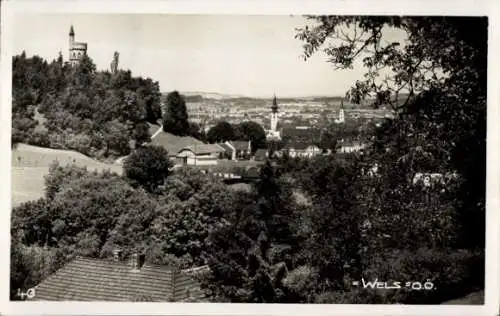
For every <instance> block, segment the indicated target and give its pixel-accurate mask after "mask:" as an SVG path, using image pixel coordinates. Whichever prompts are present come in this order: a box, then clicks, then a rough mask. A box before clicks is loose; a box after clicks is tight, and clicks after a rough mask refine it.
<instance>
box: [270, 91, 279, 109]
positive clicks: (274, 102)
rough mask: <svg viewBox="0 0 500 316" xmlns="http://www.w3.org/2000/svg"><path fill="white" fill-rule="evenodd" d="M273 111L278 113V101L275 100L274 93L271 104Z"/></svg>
mask: <svg viewBox="0 0 500 316" xmlns="http://www.w3.org/2000/svg"><path fill="white" fill-rule="evenodd" d="M271 110H273V113H278V102H277V101H276V94H275V95H274V96H273V105H272V106H271Z"/></svg>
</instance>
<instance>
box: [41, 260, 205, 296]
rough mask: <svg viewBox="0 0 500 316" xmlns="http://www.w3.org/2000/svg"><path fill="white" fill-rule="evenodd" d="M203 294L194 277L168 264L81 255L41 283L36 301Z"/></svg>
mask: <svg viewBox="0 0 500 316" xmlns="http://www.w3.org/2000/svg"><path fill="white" fill-rule="evenodd" d="M201 295H202V294H201V292H200V291H199V285H198V283H197V282H196V281H195V280H194V279H192V278H191V277H190V276H189V275H188V274H186V273H184V272H182V271H178V270H174V269H171V268H170V267H168V266H159V265H151V264H148V263H145V264H144V265H143V266H142V267H141V268H140V269H138V270H133V269H132V265H131V264H130V263H129V262H128V261H114V260H110V259H94V258H82V257H77V258H76V259H75V260H73V261H72V262H70V263H69V264H67V265H66V266H64V267H62V268H61V269H59V270H58V271H56V273H54V274H52V275H51V276H49V277H48V278H47V279H45V280H44V281H42V282H41V283H40V284H39V285H37V286H36V288H35V297H34V299H33V300H37V301H122V302H123V301H129V302H130V301H138V300H145V301H152V302H168V301H184V300H187V299H189V297H190V296H191V299H202V296H201ZM193 296H197V297H196V298H195V297H193Z"/></svg>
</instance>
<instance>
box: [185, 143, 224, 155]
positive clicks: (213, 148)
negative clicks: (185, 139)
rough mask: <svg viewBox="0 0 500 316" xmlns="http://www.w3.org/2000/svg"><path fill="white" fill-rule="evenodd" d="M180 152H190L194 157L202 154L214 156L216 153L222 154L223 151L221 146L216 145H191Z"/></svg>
mask: <svg viewBox="0 0 500 316" xmlns="http://www.w3.org/2000/svg"><path fill="white" fill-rule="evenodd" d="M182 150H190V151H192V152H193V153H194V154H196V155H203V154H216V153H221V152H224V151H225V149H224V148H222V147H221V146H219V145H217V144H202V145H196V144H195V145H192V146H188V147H185V148H183V149H182Z"/></svg>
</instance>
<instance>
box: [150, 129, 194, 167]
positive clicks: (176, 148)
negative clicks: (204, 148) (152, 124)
mask: <svg viewBox="0 0 500 316" xmlns="http://www.w3.org/2000/svg"><path fill="white" fill-rule="evenodd" d="M148 145H154V146H160V147H163V148H165V150H166V151H167V152H168V156H169V158H170V159H172V160H174V161H176V157H177V154H178V153H179V152H180V151H181V150H182V149H184V148H186V147H189V146H193V147H194V146H195V145H196V146H198V145H204V143H203V142H202V141H201V140H198V139H196V138H194V137H191V136H177V135H174V134H171V133H166V132H164V131H160V132H159V133H158V134H156V136H155V137H154V138H152V139H151V142H150V143H148Z"/></svg>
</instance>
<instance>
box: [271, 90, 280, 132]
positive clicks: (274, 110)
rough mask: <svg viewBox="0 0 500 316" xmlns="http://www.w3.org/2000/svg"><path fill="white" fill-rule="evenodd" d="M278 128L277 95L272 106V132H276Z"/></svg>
mask: <svg viewBox="0 0 500 316" xmlns="http://www.w3.org/2000/svg"><path fill="white" fill-rule="evenodd" d="M277 128H278V102H277V101H276V95H274V96H273V105H272V106H271V131H273V132H275V131H276V129H277Z"/></svg>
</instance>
